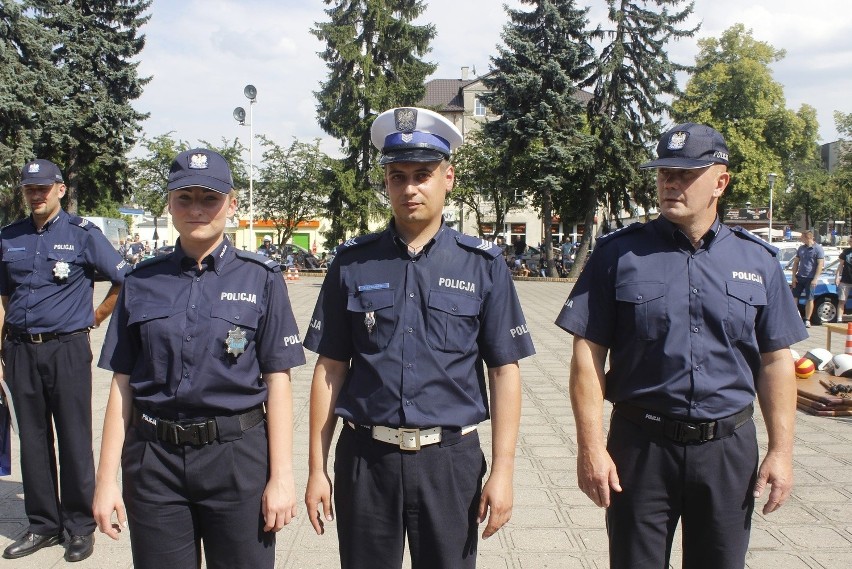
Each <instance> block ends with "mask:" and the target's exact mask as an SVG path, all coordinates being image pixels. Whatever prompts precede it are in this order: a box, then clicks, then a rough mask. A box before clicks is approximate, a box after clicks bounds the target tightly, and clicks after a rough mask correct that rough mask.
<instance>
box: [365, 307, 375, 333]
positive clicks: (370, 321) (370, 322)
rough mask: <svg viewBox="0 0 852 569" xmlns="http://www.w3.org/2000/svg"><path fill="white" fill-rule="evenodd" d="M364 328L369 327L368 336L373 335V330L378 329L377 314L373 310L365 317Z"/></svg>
mask: <svg viewBox="0 0 852 569" xmlns="http://www.w3.org/2000/svg"><path fill="white" fill-rule="evenodd" d="M364 326H366V327H367V334H372V333H373V328H375V327H376V313H375V312H373V311H372V310H371V311H370V312H368V313H367V314H366V316H364Z"/></svg>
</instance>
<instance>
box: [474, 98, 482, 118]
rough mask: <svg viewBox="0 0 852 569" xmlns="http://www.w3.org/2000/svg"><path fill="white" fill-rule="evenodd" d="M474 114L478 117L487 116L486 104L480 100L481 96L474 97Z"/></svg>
mask: <svg viewBox="0 0 852 569" xmlns="http://www.w3.org/2000/svg"><path fill="white" fill-rule="evenodd" d="M473 115H474V116H476V117H484V116H485V105H483V104H482V101H480V100H479V97H474V98H473Z"/></svg>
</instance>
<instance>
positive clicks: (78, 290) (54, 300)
mask: <svg viewBox="0 0 852 569" xmlns="http://www.w3.org/2000/svg"><path fill="white" fill-rule="evenodd" d="M127 269H129V266H128V265H127V263H126V262H125V261H124V259H122V258H121V255H119V254H118V252H117V251H116V250H115V248H114V247H113V246H112V244H111V243H110V242H109V240H108V239H107V238H106V237H105V236H104V234H103V233H101V230H100V229H99V228H98V227H97V226H96V225H94V224H92V223H91V222H90V221H88V220H86V219H83V218H81V217H77V216H71V215H69V214H68V213H66V212H65V211H62V210H60V212H59V213H58V214H57V215H56V217H54V218H53V219H52V220H50V221H49V222H48V223H47V224H46V225H45V227H43V228H42V229H41V231H39V230H37V229H36V227H35V225H34V224H33V221H32V217H27V218H24V219H22V220H20V221H17V222H15V223H13V224H11V225H7V226H6V227H4V228H3V229H2V231H0V295H2V296H5V297H8V298H9V302H8V305H7V308H6V320H5V321H6V324H7V325H8V326H11V327H14V328H17V329H19V330H22V331H25V332H26V333H29V334H41V333H47V332H54V333H63V332H74V331H77V330H82V329H84V328H88V327H90V326H92V325H94V323H95V312H94V302H93V297H92V292H93V288H92V287H93V283H94V277H95V272H99V273H101V274H102V275H104V276H105V277H107V278H108V279H109V280H110V281H112V283H114V284H121V283H122V282H123V281H124V274H125V272H126V271H127Z"/></svg>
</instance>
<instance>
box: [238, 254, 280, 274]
mask: <svg viewBox="0 0 852 569" xmlns="http://www.w3.org/2000/svg"><path fill="white" fill-rule="evenodd" d="M234 255H236V256H237V257H239V258H240V259H245V260H246V261H252V262H253V263H257V264H258V265H262V266H263V267H264V268H266V270H267V271H270V272H273V273H280V272H281V265H280V263H278V261H276V260H275V259H270V258H269V257H266V256H264V255H260V254H258V253H252V252H251V251H243V250H241V249H234Z"/></svg>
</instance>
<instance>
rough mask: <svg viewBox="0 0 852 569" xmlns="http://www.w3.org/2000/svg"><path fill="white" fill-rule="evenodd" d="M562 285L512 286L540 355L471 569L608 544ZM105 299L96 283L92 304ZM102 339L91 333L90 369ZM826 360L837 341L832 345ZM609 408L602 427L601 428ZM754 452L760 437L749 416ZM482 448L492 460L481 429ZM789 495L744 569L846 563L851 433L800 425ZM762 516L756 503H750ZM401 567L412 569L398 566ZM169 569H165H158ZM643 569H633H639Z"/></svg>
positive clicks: (287, 544) (330, 551) (325, 556)
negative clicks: (579, 409) (581, 453)
mask: <svg viewBox="0 0 852 569" xmlns="http://www.w3.org/2000/svg"><path fill="white" fill-rule="evenodd" d="M320 283H321V280H320V279H319V278H317V277H310V276H303V277H302V278H301V280H299V281H296V282H292V283H290V284H289V292H290V298H291V301H292V304H293V307H294V311H295V313H296V319H297V321H298V323H299V329H300V330H301V331H302V333H304V331H305V330H306V329H307V325H308V321H309V319H310V313H311V310H312V309H313V306H314V302H315V300H316V296H317V293H318V291H319V286H320ZM570 286H571V285H570V284H568V283H565V282H534V281H524V282H518V283H517V288H518V292H519V294H520V297H521V302H522V303H523V306H524V310H525V313H526V316H527V320H528V323H529V329H530V332H531V333H532V335H533V339H534V341H535V345H536V350H537V351H538V354H537V355H536V356H534V357H532V358H528V359H526V360H524V361H522V362H521V373H522V377H523V397H524V398H523V419H522V424H521V431H520V440H519V444H518V453H517V464H516V475H515V507H514V511H513V516H512V520H511V522H510V523H509V524H507V526H505V527H504V528H503V529H502V530H501V531H500V532H499V533H498V534H497V535H495V536H494V537H492V538H491V539H489V540H487V541H483V542H481V543H480V548H479V562H478V567H479V568H480V569H546V568H550V569H580V568H583V569H604V568H605V567H607V565H608V561H607V540H606V531H605V529H604V518H603V511H602V510H601V509H599V508H597V507H595V506H594V505H593V504H592V503H591V502H590V501H589V500H588V499H587V498H586V497H585V495H583V494H582V493H581V492H580V491H579V489H578V488H577V485H576V463H575V456H576V430H575V426H574V421H573V418H572V415H571V410H570V405H569V402H568V388H567V383H568V380H567V376H568V371H567V370H568V364H569V361H570V358H571V337H570V336H569V335H568V334H566V333H564V332H563V331H562V330H560V329H558V328H557V327H556V326H555V325H554V324H553V320H554V318H555V317H556V314H557V313H558V311H559V309H560V307H561V305H562V303H563V302H564V300H565V298H566V296H567V295H568V291H569V290H570ZM105 292H106V285H105V284H104V283H97V285H96V292H95V294H96V297H97V298H98V299H100V298H102V297H103V295H104V294H105ZM104 332H105V327H102V328H100V329H98V330H94V331H93V333H92V346H93V351H94V352H95V360H97V355H98V353H99V352H100V347H101V344H102V342H103V335H104ZM810 334H811V337H810V339H808V340H806V341H804V342H802V343H800V344H797V345H796V346H795V347H796V349H798V350H799V351H800V352H801V353H804V352H805V351H806V350H807V349H809V348H817V347H824V346H825V330H824V329H823V328H821V327H816V326H815V327H813V328H811V329H810ZM835 336H836V337H835V339H834V343H835V346H834V348H835V350H839V349H841V347H842V338H841V337H840V336H839V335H835ZM307 354H308V363H307V365H305V366H303V367H300V368H298V369H296V370H294V372H293V383H294V408H295V409H294V410H295V457H294V460H295V470H296V492H297V494H298V495H299V496H300V505H301V495H302V494H303V492H304V487H305V482H306V478H307V444H308V393H309V385H310V379H311V372H312V369H313V364H314V361H315V360H316V356H315V355H314V354H312V353H311V352H308V353H307ZM109 384H110V374H109V373H108V372H105V371H103V370H100V369H97V368H95V371H94V387H95V388H94V396H93V399H94V401H93V408H94V417H93V424H94V430H95V445H94V446H95V449H96V451H95V457H96V459H97V449H99V448H100V434H101V426H102V421H103V413H104V409H105V407H106V402H107V395H108V391H109ZM608 414H609V408H607V409H605V411H604V415H605V416H608ZM756 417H757V422H758V432H759V433H760V446H761V449H762V450H764V451H765V449H766V435H765V430H764V428H763V424H762V419H761V418H760V415H759V414H758V415H756ZM481 436H482V439H483V444H484V445H486V446H485V449H486V452H485V454H486V456H489V457H490V454H489V450H488V449H489V448H490V447H488V446H487V445H488V444H489V443H490V429H489V426H488V424H485V425H482V427H481ZM12 452H13V474H12V476H10V477H6V478H2V479H0V548H5V547H6V546H7V545H8V544H9V543H11V542H12V541H13V540H14V539H15V538H16V537H17V536H18V535H19V534H21V533H22V532H23V531H25V530H26V527H27V524H26V516H25V514H24V503H23V490H22V487H21V482H20V481H21V478H20V470H19V468H18V446H17V439H15V441H14V443H13V449H12ZM794 460H795V469H796V470H795V479H796V486H795V488H794V491H793V495H792V497H791V498H790V500H789V501H788V503H787V504H786V505H785V506H784V507H783V508H782V509H781V510H780V511H778V512H776V513H774V514H771V515H769V516H767V517H764V516H763V515H761V514H760V513H759V510H760V507H758V511H757V512H756V513H755V514H754V525H753V531H752V539H751V548H750V551H749V553H748V558H747V567H748V568H749V569H839V568H841V567H847V566H848V565H849V563H850V561H852V485H850V484H849V479H850V473H852V421H850V420H846V419H832V418H825V417H813V416H809V415H805V414H803V413H801V412H800V413H798V415H797V426H796V448H795V457H794ZM760 505H761V506H762V502H761V503H760ZM678 542H679V540H678V539H676V540H675V547H674V549H675V551H674V553H673V556H672V567H674V568H677V567H680V565H681V560H680V553H679V544H678ZM276 550H277V555H276V557H277V563H276V567H278V568H280V569H303V568H304V569H307V568H311V569H325V568H334V567H338V566H339V565H338V562H337V538H336V535H335V527H334V524H333V523H331V524H329V527H328V530H327V532H326V535H324V536H321V537H320V536H317V535H315V534H314V532H313V530H312V528H311V526H310V524H309V523H308V519H307V515H306V513H305V509H304V506H303V505H301V507H300V511H299V516H298V518H297V519H296V521H294V522H293V523H292V524H290V525H289V526H287V527H286V528H284V529H283V530H282V531H281V532H280V533H279V534H278V542H277V548H276ZM63 553H64V552H63V549H62V548H61V547H51V548H47V549H43V550H41V551H39V552H37V553H36V554H34V555H31V556H29V557H25V558H22V559H19V560H15V561H9V560H5V559H0V567H2V568H3V569H6V568H9V569H48V568H53V567H64V566H66V562H65V561H64V560H63ZM79 566H80V567H81V568H92V569H94V568H97V569H113V568H129V567H132V562H131V557H130V546H129V540H128V538H127V535H124V536H122V538H121V539H120V540H119V541H112V540H110V539H109V538H107V537H105V536H103V535H101V534H97V541H96V545H95V553H94V554H93V556H92V557H91V558H89V559H88V560H86V561H83V562H82V563H80V564H79ZM404 567H406V568H407V567H410V565H409V564H408V561H407V560H406V561H405V562H404ZM164 569H167V568H164ZM640 569H641V568H640Z"/></svg>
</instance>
